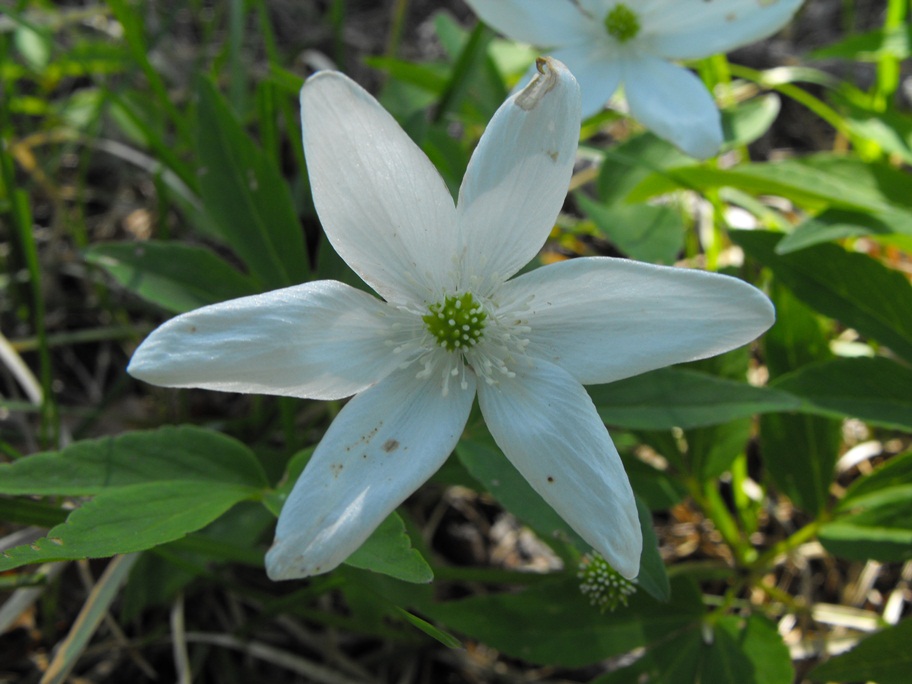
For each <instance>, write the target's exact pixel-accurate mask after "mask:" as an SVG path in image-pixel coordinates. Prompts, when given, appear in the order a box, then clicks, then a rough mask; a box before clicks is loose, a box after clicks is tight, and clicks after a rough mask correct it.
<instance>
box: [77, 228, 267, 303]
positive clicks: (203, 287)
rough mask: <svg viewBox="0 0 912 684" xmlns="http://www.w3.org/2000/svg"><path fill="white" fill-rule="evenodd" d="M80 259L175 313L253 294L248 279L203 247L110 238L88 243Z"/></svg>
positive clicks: (255, 290)
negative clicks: (104, 240)
mask: <svg viewBox="0 0 912 684" xmlns="http://www.w3.org/2000/svg"><path fill="white" fill-rule="evenodd" d="M85 257H86V260H87V261H88V262H89V263H90V264H95V265H96V266H101V267H102V268H103V269H105V270H106V271H107V272H108V273H110V274H111V276H112V277H113V278H114V279H115V280H116V281H117V282H118V283H120V284H121V285H122V286H123V287H125V288H126V289H128V290H130V291H131V292H133V293H135V294H137V295H139V296H140V297H142V298H143V299H146V300H148V301H150V302H152V303H153V304H157V305H159V306H161V307H162V308H164V309H166V310H168V311H172V312H174V313H183V312H185V311H190V310H192V309H197V308H199V307H201V306H205V305H207V304H215V303H216V302H223V301H226V300H228V299H234V298H236V297H243V296H245V295H249V294H254V293H256V292H257V288H256V287H255V286H254V284H253V282H252V281H251V279H250V278H248V277H247V276H244V275H242V274H241V273H239V272H238V271H236V270H235V269H234V268H232V267H231V266H230V265H229V264H228V263H226V262H225V261H223V260H222V259H220V258H219V257H217V256H216V255H215V254H214V253H213V252H211V251H209V250H208V249H205V248H203V247H194V246H190V245H183V244H180V243H177V242H152V241H150V242H109V243H100V244H96V245H93V246H91V247H89V249H87V250H86V252H85Z"/></svg>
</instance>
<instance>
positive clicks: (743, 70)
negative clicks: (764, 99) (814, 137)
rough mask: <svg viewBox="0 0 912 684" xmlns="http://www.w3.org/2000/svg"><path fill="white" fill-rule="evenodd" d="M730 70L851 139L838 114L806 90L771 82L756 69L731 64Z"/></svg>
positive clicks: (846, 126)
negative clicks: (791, 100)
mask: <svg viewBox="0 0 912 684" xmlns="http://www.w3.org/2000/svg"><path fill="white" fill-rule="evenodd" d="M730 68H731V72H732V75H733V76H737V77H738V78H743V79H746V80H748V81H751V82H753V83H756V84H757V85H759V86H762V87H764V88H767V89H769V90H775V91H776V92H778V93H782V94H783V95H785V96H786V97H789V98H791V99H793V100H794V101H795V102H797V103H798V104H800V105H803V106H805V107H807V109H809V110H810V111H811V112H813V113H814V114H816V115H817V116H819V117H820V118H821V119H823V120H824V121H826V122H827V123H828V124H830V126H832V127H833V128H835V129H836V131H837V132H839V133H840V134H842V135H844V136H846V137H847V138H851V137H852V132H851V130H850V129H849V126H848V124H846V122H845V121H844V120H843V118H842V116H841V115H840V114H839V112H837V111H836V110H835V109H833V108H832V107H830V106H829V105H828V104H826V103H825V102H823V101H822V100H820V99H818V98H816V97H814V96H813V95H811V94H810V93H809V92H807V91H806V90H804V89H802V88H799V87H798V86H796V85H794V84H793V83H777V82H771V81H770V79H769V78H767V77H766V75H765V74H764V73H763V72H762V71H757V70H756V69H749V68H748V67H744V66H739V65H736V64H731V65H730Z"/></svg>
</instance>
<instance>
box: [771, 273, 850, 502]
mask: <svg viewBox="0 0 912 684" xmlns="http://www.w3.org/2000/svg"><path fill="white" fill-rule="evenodd" d="M770 296H771V298H772V300H773V303H774V304H775V305H776V311H777V320H776V323H775V325H773V327H772V328H770V330H769V331H768V332H767V333H766V335H765V336H764V338H763V347H764V352H765V356H766V363H767V369H768V371H769V373H770V377H771V378H772V379H773V380H774V381H775V380H776V379H777V378H778V377H780V376H782V375H785V374H787V373H789V372H792V371H795V370H796V369H800V368H802V367H804V366H806V365H808V364H812V363H815V362H817V361H818V360H821V359H828V358H829V357H830V351H829V347H828V346H827V342H828V335H827V332H826V331H825V330H824V329H823V327H822V324H821V319H820V318H819V317H818V316H817V315H815V314H814V312H813V311H811V309H809V308H808V307H807V306H805V305H804V304H803V303H802V302H801V301H799V300H798V299H797V298H796V297H795V296H794V295H793V294H792V293H791V292H790V291H789V290H788V289H786V288H785V287H783V286H781V285H778V284H777V283H775V282H774V283H773V286H772V287H771V288H770ZM799 401H800V400H799ZM839 428H840V426H839V423H838V422H837V421H833V420H830V419H827V418H821V417H818V416H813V415H799V414H789V413H777V414H767V415H763V416H761V418H760V447H761V453H762V456H763V461H764V465H765V469H766V474H767V476H768V477H770V478H771V479H772V480H773V482H774V483H775V484H776V486H777V487H778V488H779V489H780V490H781V491H783V492H784V493H785V494H787V495H788V496H789V497H790V498H791V499H792V501H794V502H795V504H796V505H797V506H799V507H800V508H802V509H803V510H805V511H808V512H810V513H812V514H816V513H817V512H819V511H821V510H823V508H824V506H826V503H827V501H828V500H829V488H830V484H831V482H832V475H833V466H834V464H835V462H836V456H837V453H838V448H839V444H840V432H839Z"/></svg>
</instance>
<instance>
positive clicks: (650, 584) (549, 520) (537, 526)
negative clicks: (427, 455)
mask: <svg viewBox="0 0 912 684" xmlns="http://www.w3.org/2000/svg"><path fill="white" fill-rule="evenodd" d="M456 455H457V456H458V458H459V460H460V462H461V463H462V464H463V465H464V466H465V467H466V470H468V471H469V473H470V474H471V475H472V477H474V478H475V479H476V480H477V481H478V482H479V483H480V484H481V485H482V486H483V487H484V488H485V489H486V490H487V491H488V492H490V493H491V494H492V495H493V496H494V498H496V499H497V500H498V501H499V502H500V503H501V504H502V505H503V506H504V508H506V509H507V510H508V511H510V512H511V513H513V515H515V516H517V517H518V518H519V519H520V520H522V521H523V522H525V523H526V524H527V525H529V527H531V528H532V529H533V530H534V531H535V533H536V534H537V535H538V536H539V537H540V538H541V539H542V540H544V541H545V542H548V543H550V542H551V541H552V540H555V541H560V542H563V543H565V544H572V545H573V546H574V547H575V548H576V550H577V551H578V552H579V554H584V553H589V552H590V551H591V550H592V547H591V546H590V545H589V544H588V543H587V542H586V541H585V540H584V539H583V538H582V537H580V536H579V535H578V534H577V533H576V532H575V531H574V530H573V528H572V527H570V525H568V524H567V523H566V522H564V519H563V518H561V517H560V516H559V515H558V514H557V513H556V512H555V511H554V509H553V508H551V506H549V505H548V504H547V503H546V502H545V500H544V499H542V498H541V496H539V494H538V493H537V492H536V491H535V490H534V489H532V486H531V485H530V484H529V483H528V482H526V480H525V478H524V477H523V476H522V475H520V474H519V471H518V470H516V468H514V467H513V464H511V463H510V462H509V461H508V460H507V458H506V457H505V456H504V455H503V454H502V453H501V452H500V450H499V449H498V448H497V447H496V446H495V445H494V444H493V441H492V440H491V438H490V436H485V437H482V436H478V437H476V438H474V439H465V438H464V439H462V440H460V442H459V444H458V445H457V446H456ZM637 512H638V513H639V517H640V527H641V529H642V531H643V553H642V555H641V556H640V586H641V587H642V588H643V589H644V590H645V591H647V592H649V594H651V595H652V596H654V597H655V598H656V599H658V600H660V601H665V600H668V591H669V590H668V576H667V574H666V572H665V565H664V563H663V562H662V557H661V555H660V554H659V550H658V540H657V538H656V536H655V531H654V530H653V527H652V514H651V513H650V511H649V507H648V506H646V505H645V504H644V503H642V502H640V501H637ZM557 550H558V552H559V551H560V548H559V547H558V549H557ZM571 560H573V557H567V558H565V561H568V562H569V561H571Z"/></svg>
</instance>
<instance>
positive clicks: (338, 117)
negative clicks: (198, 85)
mask: <svg viewBox="0 0 912 684" xmlns="http://www.w3.org/2000/svg"><path fill="white" fill-rule="evenodd" d="M301 125H302V128H303V137H304V154H305V157H306V159H307V169H308V172H309V174H310V184H311V187H312V189H313V197H314V204H315V205H316V208H317V213H318V214H319V216H320V220H321V222H322V223H323V229H324V230H325V231H326V235H327V237H328V238H329V241H330V242H331V243H332V245H333V247H335V249H336V251H337V252H338V253H339V254H340V255H341V256H342V258H343V259H345V261H347V262H348V264H349V266H351V267H352V268H353V269H354V270H355V272H356V273H357V274H358V275H360V276H361V277H362V278H363V279H364V281H365V282H366V283H368V284H369V285H370V286H371V287H373V288H374V289H375V290H376V291H377V292H378V293H380V295H382V296H383V297H384V298H385V299H387V300H392V301H398V302H402V301H411V302H416V301H417V302H419V303H421V302H423V301H425V300H426V299H427V298H428V296H429V295H428V292H429V291H431V290H434V289H435V288H434V287H433V284H435V283H437V282H438V281H439V279H440V278H441V277H443V275H444V274H446V273H450V274H451V275H452V274H453V273H454V269H453V264H452V259H453V256H452V255H453V252H454V245H455V242H454V240H455V236H454V234H455V225H456V224H455V216H456V212H455V207H454V205H453V199H452V197H451V196H450V193H449V191H448V190H447V188H446V185H445V184H444V182H443V179H442V178H441V177H440V174H438V173H437V170H436V169H435V168H434V166H433V164H431V162H430V161H429V160H428V158H427V157H426V156H425V155H424V153H423V152H422V151H421V150H420V149H419V148H418V146H417V145H415V143H413V142H412V141H411V139H410V138H409V137H408V136H407V135H406V134H405V132H404V131H403V130H402V129H401V128H400V127H399V124H397V123H396V121H395V119H393V117H392V116H390V115H389V113H387V112H386V110H384V109H383V107H381V106H380V104H379V103H378V102H377V101H376V100H375V99H374V98H373V97H371V95H370V94H368V93H367V92H366V91H365V90H364V89H362V88H361V87H360V86H359V85H357V84H356V83H355V82H354V81H352V80H350V79H349V78H347V77H346V76H343V75H342V74H340V73H337V72H331V71H325V72H320V73H317V74H316V75H314V76H313V77H311V78H310V79H308V80H307V82H306V83H305V84H304V87H303V88H302V89H301Z"/></svg>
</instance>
